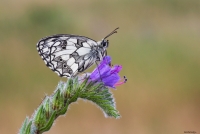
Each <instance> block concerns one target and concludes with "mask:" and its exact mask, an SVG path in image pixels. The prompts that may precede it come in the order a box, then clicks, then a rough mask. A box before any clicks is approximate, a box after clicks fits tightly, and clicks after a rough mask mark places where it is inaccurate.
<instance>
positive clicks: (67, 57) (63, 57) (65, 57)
mask: <svg viewBox="0 0 200 134" xmlns="http://www.w3.org/2000/svg"><path fill="white" fill-rule="evenodd" d="M61 57H62V59H63V60H65V61H66V60H68V59H69V55H62V56H61Z"/></svg>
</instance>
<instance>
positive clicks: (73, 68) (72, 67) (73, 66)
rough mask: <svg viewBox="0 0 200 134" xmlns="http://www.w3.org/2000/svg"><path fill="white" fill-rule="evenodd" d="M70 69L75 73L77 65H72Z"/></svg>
mask: <svg viewBox="0 0 200 134" xmlns="http://www.w3.org/2000/svg"><path fill="white" fill-rule="evenodd" d="M71 69H72V70H73V72H76V71H77V70H78V64H76V63H74V64H73V65H72V66H71Z"/></svg>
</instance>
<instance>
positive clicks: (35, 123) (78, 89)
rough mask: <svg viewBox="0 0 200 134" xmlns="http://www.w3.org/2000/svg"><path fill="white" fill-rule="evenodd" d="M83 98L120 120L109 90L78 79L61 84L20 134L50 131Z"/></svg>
mask: <svg viewBox="0 0 200 134" xmlns="http://www.w3.org/2000/svg"><path fill="white" fill-rule="evenodd" d="M78 98H83V99H86V100H89V101H92V102H93V103H95V104H96V105H97V106H99V107H100V108H101V109H102V110H103V112H104V113H105V115H106V116H110V117H114V118H119V117H120V115H119V112H118V111H117V110H116V108H115V102H114V98H113V96H112V94H111V93H110V92H109V89H108V88H106V87H105V86H104V85H103V84H102V83H95V82H88V81H87V79H86V80H84V81H83V82H81V83H80V82H79V81H78V78H75V79H69V80H68V81H67V82H66V83H64V82H62V81H61V82H59V83H58V86H57V88H56V90H55V91H54V93H53V94H52V95H51V96H46V97H45V98H44V100H43V101H42V103H41V104H40V106H39V107H38V108H37V110H36V112H35V113H34V114H33V115H32V118H30V119H29V118H28V117H27V118H26V119H25V121H24V123H23V124H22V127H21V129H20V131H19V134H42V133H43V132H45V131H48V130H50V128H51V127H52V125H53V123H54V121H55V120H56V118H57V117H58V116H60V115H63V114H65V113H66V112H67V109H68V106H69V105H70V104H71V103H73V102H75V101H77V99H78Z"/></svg>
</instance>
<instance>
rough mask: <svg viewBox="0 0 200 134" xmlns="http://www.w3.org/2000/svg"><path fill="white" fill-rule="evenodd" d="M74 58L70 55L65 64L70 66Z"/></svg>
mask: <svg viewBox="0 0 200 134" xmlns="http://www.w3.org/2000/svg"><path fill="white" fill-rule="evenodd" d="M74 62H75V59H74V58H73V57H71V58H70V59H69V60H68V61H67V65H68V66H71V65H72V64H74Z"/></svg>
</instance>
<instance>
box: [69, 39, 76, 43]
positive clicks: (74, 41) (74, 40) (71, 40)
mask: <svg viewBox="0 0 200 134" xmlns="http://www.w3.org/2000/svg"><path fill="white" fill-rule="evenodd" d="M68 41H70V42H73V43H77V39H72V38H71V39H69V40H68Z"/></svg>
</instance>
